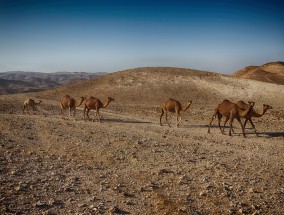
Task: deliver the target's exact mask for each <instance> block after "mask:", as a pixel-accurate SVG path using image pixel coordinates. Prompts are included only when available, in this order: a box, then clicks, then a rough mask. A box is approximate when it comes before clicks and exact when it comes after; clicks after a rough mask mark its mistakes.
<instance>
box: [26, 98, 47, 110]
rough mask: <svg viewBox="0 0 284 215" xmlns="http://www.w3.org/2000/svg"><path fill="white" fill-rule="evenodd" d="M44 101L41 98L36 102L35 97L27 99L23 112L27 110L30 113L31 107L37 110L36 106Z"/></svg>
mask: <svg viewBox="0 0 284 215" xmlns="http://www.w3.org/2000/svg"><path fill="white" fill-rule="evenodd" d="M41 102H42V101H41V100H39V101H38V102H35V101H34V100H33V99H27V100H26V101H25V102H24V108H23V113H25V110H27V112H28V113H30V112H29V107H32V108H33V111H36V106H37V105H39V104H40V103H41Z"/></svg>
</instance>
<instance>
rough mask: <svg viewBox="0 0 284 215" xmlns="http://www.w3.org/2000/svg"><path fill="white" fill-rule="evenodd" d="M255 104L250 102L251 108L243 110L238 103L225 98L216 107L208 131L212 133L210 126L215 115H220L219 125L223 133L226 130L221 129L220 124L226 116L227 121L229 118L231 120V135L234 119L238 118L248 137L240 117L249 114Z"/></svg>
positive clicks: (230, 133)
mask: <svg viewBox="0 0 284 215" xmlns="http://www.w3.org/2000/svg"><path fill="white" fill-rule="evenodd" d="M253 105H254V103H251V104H249V108H247V109H245V110H243V109H241V108H240V107H239V106H238V105H237V104H235V103H233V102H230V101H229V100H224V101H223V102H222V103H220V104H218V105H217V107H216V108H215V109H214V114H213V116H212V118H211V121H210V123H209V127H208V133H210V126H211V124H212V121H213V119H214V117H216V116H218V126H219V128H220V131H221V133H222V134H224V130H223V129H221V125H220V123H221V119H222V117H223V116H224V117H226V122H227V121H228V120H230V122H229V123H230V131H229V135H230V136H231V135H232V125H233V121H234V119H235V118H236V119H237V120H238V122H239V123H240V125H241V127H242V132H243V136H244V137H246V135H245V130H244V126H243V124H242V123H241V119H240V117H245V116H247V115H248V114H249V112H250V111H251V110H252V108H253ZM226 122H225V123H226Z"/></svg>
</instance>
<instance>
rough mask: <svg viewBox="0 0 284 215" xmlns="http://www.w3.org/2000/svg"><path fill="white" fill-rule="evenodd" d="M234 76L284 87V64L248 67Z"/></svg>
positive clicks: (279, 62) (273, 63) (275, 63)
mask: <svg viewBox="0 0 284 215" xmlns="http://www.w3.org/2000/svg"><path fill="white" fill-rule="evenodd" d="M232 76H234V77H239V78H246V79H252V80H257V81H263V82H268V83H274V84H281V85H284V62H281V61H278V62H270V63H266V64H263V65H261V66H248V67H245V68H243V69H241V70H239V71H237V72H235V73H234V74H232Z"/></svg>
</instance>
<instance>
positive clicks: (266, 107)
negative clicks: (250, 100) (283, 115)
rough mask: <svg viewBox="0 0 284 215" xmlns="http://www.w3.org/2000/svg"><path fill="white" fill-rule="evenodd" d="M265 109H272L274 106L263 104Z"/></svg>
mask: <svg viewBox="0 0 284 215" xmlns="http://www.w3.org/2000/svg"><path fill="white" fill-rule="evenodd" d="M263 109H264V110H269V109H272V107H271V106H270V105H267V104H263Z"/></svg>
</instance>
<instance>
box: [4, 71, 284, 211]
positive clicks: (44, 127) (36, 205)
mask: <svg viewBox="0 0 284 215" xmlns="http://www.w3.org/2000/svg"><path fill="white" fill-rule="evenodd" d="M222 79H223V80H224V79H225V81H228V80H229V78H228V77H223V78H221V79H219V78H216V81H218V82H220V81H221V80H222ZM227 79H228V80H227ZM152 80H153V79H152ZM174 80H175V81H177V80H178V79H174ZM195 80H196V83H194V84H195V86H200V90H201V88H202V89H204V92H205V91H207V88H209V87H210V88H212V89H213V88H214V92H213V93H215V90H216V91H217V89H218V88H220V85H219V86H213V85H210V84H208V83H209V82H208V81H206V79H204V78H201V79H200V80H199V79H198V78H195ZM124 81H126V80H124ZM211 81H212V79H211ZM230 81H231V82H232V83H233V82H234V81H235V79H230ZM246 81H248V80H246ZM197 82H198V83H197ZM202 82H204V83H203V84H202ZM127 83H130V81H129V80H127ZM234 83H235V82H234ZM242 83H243V82H242ZM245 83H247V82H245ZM249 83H257V82H254V81H252V82H249ZM212 84H216V82H214V83H212ZM235 84H236V86H234V87H237V89H240V88H242V86H241V84H239V83H237V82H236V83H235ZM114 85H115V84H114ZM255 85H257V84H251V87H252V88H254V87H256V88H257V86H255ZM123 86H125V85H123ZM232 86H233V85H232V84H231V87H232ZM266 86H268V87H267V88H270V89H271V86H274V85H271V84H269V85H265V86H264V88H265V87H266ZM234 87H232V88H234ZM189 88H190V86H189ZM216 88H217V89H216ZM117 89H118V88H117ZM60 90H61V91H60V92H65V91H64V89H60ZM65 90H66V89H65ZM120 90H122V91H125V88H123V89H121V88H120ZM273 90H275V91H277V90H279V92H280V94H281V92H282V93H283V91H282V90H283V88H279V86H275V89H271V91H272V92H273ZM67 92H68V91H67V90H66V93H67ZM82 92H84V91H82ZM82 92H78V93H82ZM210 92H212V90H211V91H210ZM48 93H49V95H53V94H52V93H54V92H52V93H51V92H44V93H42V94H40V93H37V94H29V95H28V94H18V95H13V96H12V95H10V96H0V120H1V123H0V131H1V132H0V143H1V145H0V153H1V156H0V172H1V174H0V184H1V192H0V195H1V196H0V213H1V214H191V215H197V214H279V215H280V214H284V207H283V202H284V165H283V164H284V159H283V158H284V157H283V154H284V141H283V137H284V136H283V135H284V133H283V130H284V129H283V127H284V116H283V115H284V114H283V101H279V99H278V97H277V96H281V95H275V97H274V98H276V99H275V100H274V99H272V98H271V95H270V91H269V90H268V91H267V94H265V95H264V97H259V98H257V99H256V102H257V107H256V109H259V107H260V106H261V103H260V101H261V99H268V98H270V100H269V101H270V103H269V104H270V105H272V106H274V109H272V110H269V111H268V112H267V113H266V114H265V115H264V116H263V117H262V118H258V119H254V122H255V124H256V128H257V130H258V132H259V136H258V137H257V136H256V135H255V134H254V133H253V130H252V129H250V127H248V128H247V129H246V133H247V138H243V137H242V135H241V129H240V127H239V125H238V124H237V123H235V124H234V125H235V131H236V134H233V136H228V135H222V134H221V133H220V131H219V129H218V127H216V125H217V122H216V121H214V126H213V127H212V128H211V133H210V134H208V133H207V129H208V127H207V125H208V122H209V119H210V117H211V115H212V109H213V108H214V106H215V105H216V104H217V103H216V102H217V101H218V99H219V100H220V98H218V96H216V101H215V103H214V102H213V103H212V104H211V105H208V106H206V105H205V103H206V101H196V100H194V99H193V101H196V102H195V103H193V104H192V106H191V107H190V108H189V110H188V111H187V112H185V113H182V116H183V121H182V122H181V124H180V127H179V128H177V127H176V126H175V116H174V115H172V114H171V115H170V116H169V119H170V123H171V124H172V127H168V126H167V125H166V124H165V123H164V119H163V124H164V125H163V126H160V125H159V116H160V108H159V103H157V102H156V103H155V102H153V103H151V102H149V103H147V104H146V103H145V102H140V103H139V101H133V100H132V101H131V102H127V103H126V102H125V100H126V99H125V100H123V98H124V97H121V98H120V99H118V101H114V102H113V103H111V104H110V106H109V108H107V109H103V110H101V115H102V117H103V118H102V123H99V122H97V121H94V122H93V121H84V120H83V113H82V109H77V115H76V119H74V118H73V117H67V112H66V113H65V117H61V116H60V114H59V113H60V109H59V102H58V99H55V97H56V96H62V94H60V95H56V93H54V97H53V98H52V96H50V99H47V97H46V95H47V94H48ZM69 93H70V92H69ZM166 93H167V92H166ZM166 93H165V94H166ZM249 93H251V92H248V91H245V92H244V94H246V95H248V94H249ZM202 95H205V94H202ZM254 95H257V94H254ZM282 95H283V94H282ZM28 96H29V97H31V96H32V97H35V98H41V99H43V103H42V104H41V105H40V106H39V107H38V111H37V112H31V113H30V114H23V113H22V111H21V106H22V102H23V100H24V98H26V97H28ZM110 96H112V95H110ZM153 96H154V95H151V96H149V97H150V98H152V97H153ZM160 96H161V98H160V97H159V99H162V97H163V96H164V97H165V95H160ZM207 96H208V98H209V97H210V96H211V94H210V93H209V91H208V95H207ZM125 97H126V96H125ZM157 98H158V96H157ZM212 98H213V99H215V97H212ZM231 98H235V99H238V96H237V95H235V96H234V95H232V93H231ZM282 98H283V97H282ZM142 100H143V101H144V100H146V98H144V97H143V96H142V97H141V101H142ZM208 101H210V100H208ZM210 102H211V101H210ZM281 105H282V106H281ZM81 107H82V106H81ZM91 117H92V118H93V117H94V112H92V113H91ZM226 132H228V128H227V129H226Z"/></svg>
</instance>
